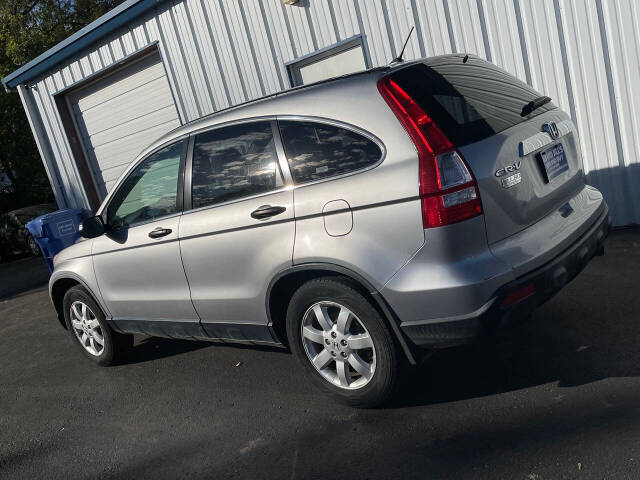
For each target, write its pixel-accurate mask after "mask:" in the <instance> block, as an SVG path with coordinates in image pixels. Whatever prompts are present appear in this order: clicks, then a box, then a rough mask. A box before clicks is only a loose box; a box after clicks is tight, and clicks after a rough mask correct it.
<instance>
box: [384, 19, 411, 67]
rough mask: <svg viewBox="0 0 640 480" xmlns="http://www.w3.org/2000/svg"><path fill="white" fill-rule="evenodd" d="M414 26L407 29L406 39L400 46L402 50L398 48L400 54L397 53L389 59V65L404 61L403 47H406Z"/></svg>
mask: <svg viewBox="0 0 640 480" xmlns="http://www.w3.org/2000/svg"><path fill="white" fill-rule="evenodd" d="M415 28H416V27H415V26H413V27H411V30H409V35H407V39H406V40H405V41H404V45H403V46H402V50H400V55H398V56H397V57H396V58H394V59H393V60H391V63H390V65H395V64H397V63H402V62H404V60H403V59H402V55H404V50H405V48H407V43H409V39H410V38H411V34H412V33H413V31H414V30H415Z"/></svg>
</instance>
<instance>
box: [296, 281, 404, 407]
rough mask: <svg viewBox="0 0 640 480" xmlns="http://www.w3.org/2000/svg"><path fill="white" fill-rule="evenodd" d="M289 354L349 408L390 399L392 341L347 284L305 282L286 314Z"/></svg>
mask: <svg viewBox="0 0 640 480" xmlns="http://www.w3.org/2000/svg"><path fill="white" fill-rule="evenodd" d="M287 335H288V338H289V340H290V342H289V343H290V345H291V349H292V351H293V353H294V354H295V356H296V358H297V359H298V361H299V363H300V364H301V365H302V367H303V369H304V370H305V372H306V373H307V375H308V376H309V378H310V379H311V380H312V381H313V382H314V383H315V385H316V386H318V387H319V388H320V389H322V390H324V391H325V392H328V393H329V394H331V395H332V396H333V397H335V398H337V399H338V400H340V401H342V402H345V403H348V404H349V405H352V406H358V407H365V408H371V407H375V406H379V405H381V404H382V403H384V402H385V401H387V400H388V399H389V397H390V396H391V394H392V393H393V389H394V386H395V383H396V380H397V352H396V347H395V344H394V341H393V337H392V334H391V332H390V331H389V329H388V328H387V326H386V324H385V322H384V320H383V319H382V317H381V315H380V313H379V312H378V311H377V310H376V308H375V307H374V306H373V304H372V303H371V302H370V301H369V300H368V299H367V298H366V297H365V296H364V295H363V294H362V293H360V292H359V291H358V290H357V288H356V287H355V286H354V285H353V284H352V283H351V282H349V281H348V280H346V279H342V278H339V277H323V278H318V279H314V280H310V281H309V282H307V283H305V284H303V285H302V286H301V287H300V288H299V289H298V290H297V291H296V292H295V293H294V295H293V297H292V298H291V301H290V302H289V307H288V310H287Z"/></svg>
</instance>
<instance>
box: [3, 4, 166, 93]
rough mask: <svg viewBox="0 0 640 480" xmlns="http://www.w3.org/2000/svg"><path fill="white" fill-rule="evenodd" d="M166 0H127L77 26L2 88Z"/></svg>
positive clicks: (46, 67) (32, 75)
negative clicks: (94, 18)
mask: <svg viewBox="0 0 640 480" xmlns="http://www.w3.org/2000/svg"><path fill="white" fill-rule="evenodd" d="M164 1H165V0H126V1H125V2H123V3H121V4H120V5H118V6H117V7H116V8H114V9H113V10H110V11H109V12H107V13H105V14H104V15H102V16H101V17H100V18H98V19H96V20H94V21H93V22H91V23H90V24H89V25H87V26H86V27H84V28H82V29H81V30H78V31H77V32H76V33H74V34H73V35H71V36H70V37H68V38H66V39H64V40H63V41H62V42H60V43H58V44H57V45H55V46H53V47H52V48H50V49H49V50H47V51H46V52H44V53H43V54H41V55H39V56H38V57H36V58H34V59H33V60H31V61H30V62H28V63H26V64H25V65H23V66H22V67H20V68H18V69H17V70H15V71H14V72H12V73H10V74H9V75H7V76H6V77H5V78H3V79H2V84H3V85H4V88H5V89H7V90H8V89H11V88H15V87H16V86H18V85H19V84H21V83H25V82H28V81H29V80H31V79H33V78H35V77H36V76H38V75H40V74H42V73H44V72H46V71H47V70H50V69H51V68H53V67H54V66H55V65H56V64H58V63H60V62H62V61H64V60H66V59H67V58H69V57H71V56H72V55H74V54H76V53H78V52H79V51H82V50H84V49H85V48H87V47H88V46H89V45H90V44H92V43H93V42H96V41H97V40H98V39H100V38H101V37H104V36H105V35H107V34H109V33H111V32H113V31H115V30H117V29H118V28H120V27H121V26H123V25H124V24H126V23H127V22H129V21H131V20H133V19H134V18H136V17H138V16H140V15H142V14H143V13H145V12H146V11H147V10H150V9H152V8H153V7H155V6H156V5H159V4H161V3H164Z"/></svg>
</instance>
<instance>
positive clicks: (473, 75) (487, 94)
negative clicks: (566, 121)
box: [390, 55, 556, 146]
mask: <svg viewBox="0 0 640 480" xmlns="http://www.w3.org/2000/svg"><path fill="white" fill-rule="evenodd" d="M390 76H391V79H392V80H393V81H394V82H396V83H397V84H398V85H399V86H400V87H401V88H402V89H403V90H404V91H405V92H407V94H408V95H409V96H410V97H411V98H412V99H413V100H415V102H416V103H417V104H418V105H419V106H420V108H422V110H424V112H425V113H426V114H427V115H429V116H430V117H431V119H432V120H433V121H434V122H435V123H436V124H437V125H438V127H440V129H441V130H442V131H443V132H444V134H445V135H446V136H447V137H448V138H449V140H451V141H452V142H453V143H454V144H455V145H457V146H462V145H467V144H469V143H473V142H477V141H479V140H483V139H485V138H487V137H490V136H491V135H495V134H496V133H499V132H501V131H503V130H506V129H507V128H510V127H513V126H514V125H517V124H518V123H521V122H523V121H526V120H528V119H530V118H532V117H535V116H536V115H540V114H541V113H544V112H547V111H549V110H552V109H554V108H556V106H555V105H554V104H553V103H551V102H549V103H547V104H545V105H543V106H542V107H539V108H537V109H536V110H534V111H533V112H532V113H530V114H529V115H525V116H524V117H523V116H521V113H522V111H523V107H524V106H525V105H526V104H527V103H529V102H531V101H532V100H534V99H536V98H539V97H541V96H542V94H541V93H539V92H537V91H536V90H534V89H533V88H531V87H530V86H529V85H527V84H526V83H524V82H521V81H520V80H518V79H517V78H516V77H514V76H513V75H510V74H509V73H507V72H505V71H504V70H502V69H501V68H499V67H497V66H495V65H493V64H491V63H489V62H486V61H484V60H482V59H480V58H478V57H471V56H470V57H469V58H468V60H467V61H466V62H465V63H463V56H461V55H459V56H458V55H456V56H445V57H435V58H431V59H427V60H425V61H424V62H422V63H418V64H415V65H412V66H410V67H407V68H403V69H402V70H398V71H397V72H394V73H392V74H391V75H390Z"/></svg>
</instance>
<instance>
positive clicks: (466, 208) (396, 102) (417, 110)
mask: <svg viewBox="0 0 640 480" xmlns="http://www.w3.org/2000/svg"><path fill="white" fill-rule="evenodd" d="M378 90H379V91H380V94H381V95H382V97H383V98H384V99H385V100H386V102H387V103H388V104H389V107H391V110H393V112H394V113H395V114H396V117H398V120H400V123H402V126H403V127H404V129H405V130H406V131H407V133H408V134H409V137H410V138H411V140H412V141H413V144H414V145H415V147H416V149H417V150H418V159H419V164H420V197H421V198H422V223H423V226H424V228H432V227H440V226H443V225H449V224H451V223H456V222H460V221H462V220H466V219H468V218H471V217H475V216H477V215H480V214H481V213H482V203H480V196H479V195H478V186H477V185H476V182H475V180H474V178H473V176H472V175H471V173H470V171H469V169H468V168H467V165H466V163H465V162H464V160H463V158H462V156H461V155H460V153H459V152H458V151H457V150H456V148H455V146H454V145H453V144H452V143H451V142H450V141H449V139H448V138H447V136H446V135H445V134H444V133H443V132H442V130H440V128H438V126H437V125H436V124H435V122H434V121H433V120H432V119H431V118H430V117H429V115H427V114H426V113H425V112H424V110H422V108H421V107H420V106H419V105H418V104H417V103H416V102H415V100H413V98H411V97H410V96H409V95H408V94H407V92H405V91H404V90H403V89H402V87H400V85H398V84H397V83H396V82H394V81H393V80H392V79H391V78H389V77H384V78H382V79H381V80H380V81H379V82H378Z"/></svg>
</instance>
